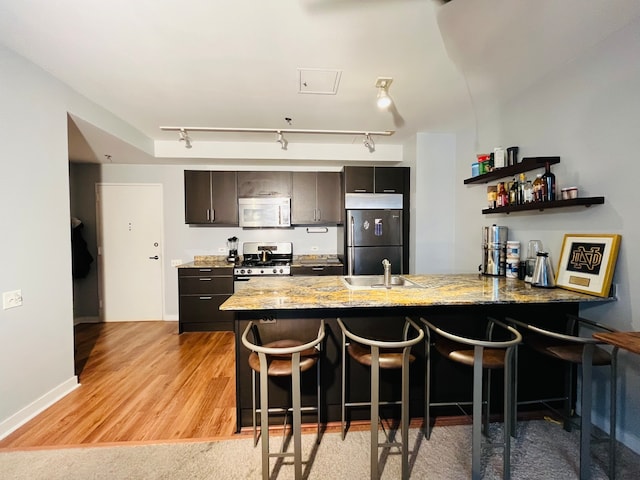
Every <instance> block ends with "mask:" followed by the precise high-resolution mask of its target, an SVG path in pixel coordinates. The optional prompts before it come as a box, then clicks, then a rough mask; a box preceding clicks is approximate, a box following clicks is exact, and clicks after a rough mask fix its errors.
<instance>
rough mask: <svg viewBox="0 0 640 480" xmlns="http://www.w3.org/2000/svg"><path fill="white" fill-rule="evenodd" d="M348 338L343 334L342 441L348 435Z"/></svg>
mask: <svg viewBox="0 0 640 480" xmlns="http://www.w3.org/2000/svg"><path fill="white" fill-rule="evenodd" d="M346 340H347V339H346V337H345V335H344V332H343V333H342V400H341V402H342V403H341V405H340V407H341V417H340V432H341V433H342V440H344V437H345V435H346V433H347V432H346V428H345V409H346V407H345V403H346V395H347V394H346V392H347V390H346V385H347V382H346V376H347V368H348V365H347V356H346V351H347V344H346Z"/></svg>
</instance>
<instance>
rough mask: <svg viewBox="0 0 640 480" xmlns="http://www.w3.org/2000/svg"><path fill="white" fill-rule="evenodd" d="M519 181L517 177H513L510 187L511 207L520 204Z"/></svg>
mask: <svg viewBox="0 0 640 480" xmlns="http://www.w3.org/2000/svg"><path fill="white" fill-rule="evenodd" d="M518 191H519V188H518V181H517V180H516V177H513V182H511V186H510V187H509V205H517V204H518V197H519V195H518Z"/></svg>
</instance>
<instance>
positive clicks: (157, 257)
mask: <svg viewBox="0 0 640 480" xmlns="http://www.w3.org/2000/svg"><path fill="white" fill-rule="evenodd" d="M159 258H160V257H159V256H158V255H154V256H153V257H149V260H158V259H159Z"/></svg>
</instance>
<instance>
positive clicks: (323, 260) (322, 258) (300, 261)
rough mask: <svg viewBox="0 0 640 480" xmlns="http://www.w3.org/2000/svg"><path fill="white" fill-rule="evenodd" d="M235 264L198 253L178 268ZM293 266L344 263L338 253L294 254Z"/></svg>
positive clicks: (217, 266)
mask: <svg viewBox="0 0 640 480" xmlns="http://www.w3.org/2000/svg"><path fill="white" fill-rule="evenodd" d="M234 265H235V264H233V263H230V262H227V257H226V255H196V256H194V257H193V262H188V263H183V264H182V265H178V268H199V267H208V268H229V267H233V266H234ZM291 265H292V266H300V265H302V266H314V265H318V266H320V265H342V262H341V261H340V259H339V258H338V257H337V256H336V255H294V256H293V261H292V263H291Z"/></svg>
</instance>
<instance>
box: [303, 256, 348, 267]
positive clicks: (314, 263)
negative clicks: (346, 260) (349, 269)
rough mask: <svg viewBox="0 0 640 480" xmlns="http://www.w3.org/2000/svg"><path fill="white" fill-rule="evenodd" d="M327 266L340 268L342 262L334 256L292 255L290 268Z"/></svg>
mask: <svg viewBox="0 0 640 480" xmlns="http://www.w3.org/2000/svg"><path fill="white" fill-rule="evenodd" d="M329 265H338V266H342V262H341V261H340V259H339V258H338V257H337V256H335V255H294V256H293V261H292V262H291V266H292V267H323V266H329Z"/></svg>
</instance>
